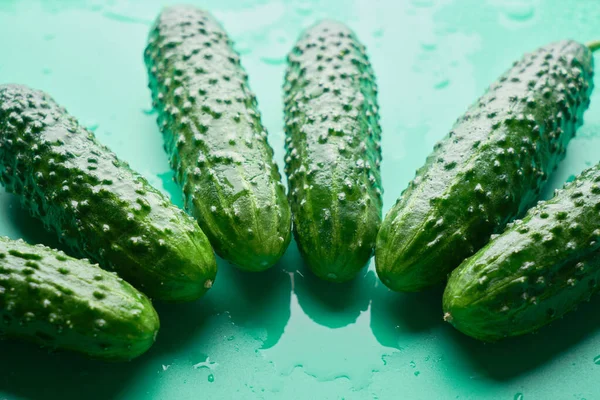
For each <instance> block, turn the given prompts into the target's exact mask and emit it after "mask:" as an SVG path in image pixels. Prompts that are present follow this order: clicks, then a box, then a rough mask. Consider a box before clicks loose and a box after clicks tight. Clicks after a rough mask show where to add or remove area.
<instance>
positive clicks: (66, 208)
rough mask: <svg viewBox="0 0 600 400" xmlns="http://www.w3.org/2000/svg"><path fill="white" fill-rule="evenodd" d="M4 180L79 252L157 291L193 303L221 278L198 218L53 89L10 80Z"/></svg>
mask: <svg viewBox="0 0 600 400" xmlns="http://www.w3.org/2000/svg"><path fill="white" fill-rule="evenodd" d="M0 180H1V181H2V183H3V184H4V186H5V187H6V189H7V191H9V192H12V193H15V194H17V195H19V196H20V198H21V201H22V204H23V205H24V207H26V208H27V209H29V210H30V211H31V213H32V215H34V216H35V217H37V218H39V219H41V220H42V221H43V222H44V224H45V226H46V227H47V228H48V229H49V230H51V231H54V232H56V233H57V234H58V235H59V238H60V239H61V240H62V241H63V242H64V243H66V244H67V245H68V246H70V247H71V248H72V250H73V253H75V254H77V255H79V256H81V257H87V258H90V259H93V260H95V261H96V262H98V263H100V265H101V266H102V267H104V268H107V269H113V270H114V271H116V272H117V273H118V274H119V275H120V276H121V277H122V278H123V279H126V280H127V281H128V282H130V283H131V284H133V285H134V286H136V287H137V288H138V289H140V290H142V291H143V292H144V293H146V294H147V295H148V296H150V297H152V298H156V299H159V300H164V301H173V302H178V301H189V300H194V299H197V298H199V297H200V296H202V295H203V294H204V293H205V292H206V290H207V289H208V288H210V287H211V286H212V282H213V281H214V279H215V275H216V261H215V257H214V254H213V251H212V249H211V247H210V244H209V242H208V240H207V238H206V236H205V235H204V234H203V233H202V231H201V230H200V229H199V228H198V225H197V224H196V222H195V221H194V219H193V218H191V217H190V216H188V215H187V214H186V213H185V212H183V211H182V210H180V209H179V208H177V207H176V206H174V205H173V204H171V203H170V201H169V199H168V198H167V197H165V196H164V195H163V194H162V193H161V192H159V191H158V190H156V189H155V188H153V187H152V186H150V184H148V182H147V181H146V180H145V179H144V178H142V177H141V176H140V175H138V174H137V173H135V172H133V171H132V170H131V169H130V168H129V166H128V165H127V164H125V163H123V162H121V161H119V160H118V159H117V157H116V156H115V154H114V153H112V152H111V151H110V150H109V149H107V148H106V147H104V146H102V145H101V144H100V143H98V141H97V140H96V139H95V137H94V135H93V134H92V133H91V132H89V131H88V130H86V129H85V128H83V127H82V126H80V125H79V124H78V122H77V121H76V120H75V119H74V118H73V117H71V116H69V115H68V114H67V112H66V111H65V109H64V108H61V107H60V106H58V105H57V104H56V103H55V102H54V100H52V99H51V98H50V97H49V96H48V95H46V94H45V93H43V92H40V91H37V90H33V89H29V88H27V87H24V86H18V85H3V86H0Z"/></svg>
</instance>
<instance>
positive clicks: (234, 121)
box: [145, 6, 291, 271]
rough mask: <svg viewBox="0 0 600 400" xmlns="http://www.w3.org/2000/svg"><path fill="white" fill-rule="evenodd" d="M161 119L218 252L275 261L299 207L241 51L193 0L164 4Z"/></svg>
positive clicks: (257, 264) (153, 65)
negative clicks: (292, 203)
mask: <svg viewBox="0 0 600 400" xmlns="http://www.w3.org/2000/svg"><path fill="white" fill-rule="evenodd" d="M145 60H146V65H147V67H148V73H149V76H150V88H151V89H152V96H153V103H154V107H155V108H156V109H157V111H158V124H159V127H160V129H161V131H162V132H163V136H164V139H165V149H166V151H167V152H168V153H169V155H170V157H171V166H172V167H173V169H174V170H175V172H176V174H175V178H176V180H177V182H178V183H179V184H180V186H181V187H182V188H183V193H184V201H185V207H186V209H187V210H188V211H189V212H190V213H191V214H192V215H193V216H194V217H195V218H196V219H197V220H198V223H199V224H200V226H201V227H202V229H203V231H204V232H205V233H206V235H207V236H208V238H209V240H210V242H211V244H212V245H213V247H214V248H215V251H216V252H217V254H219V255H220V256H221V257H223V258H225V259H226V260H228V261H231V262H232V263H234V264H236V265H237V266H238V267H240V268H241V269H245V270H250V271H260V270H264V269H267V268H269V267H271V266H272V265H273V264H275V263H276V262H277V260H279V258H280V257H281V256H282V255H283V253H284V252H285V250H286V249H287V247H288V244H289V242H290V238H291V211H290V208H289V204H288V202H287V199H286V196H285V189H284V187H283V185H282V183H281V175H280V174H279V171H278V169H277V165H276V164H275V163H274V161H273V150H272V149H271V147H270V146H269V144H268V142H267V132H266V131H265V128H264V127H263V125H262V123H261V120H260V113H259V112H258V106H257V102H256V98H255V96H254V94H252V92H251V91H250V89H249V87H248V80H247V75H246V73H245V72H244V69H243V68H242V66H241V64H240V60H239V56H238V54H237V53H236V52H235V51H234V50H233V48H232V44H231V41H230V40H229V38H228V37H227V34H226V33H225V31H224V30H223V28H222V27H221V26H220V25H219V23H218V22H217V21H216V20H215V19H214V18H213V17H212V16H211V15H210V14H208V13H207V12H205V11H202V10H199V9H197V8H194V7H191V6H175V7H169V8H166V9H165V10H163V12H162V13H161V14H160V15H159V16H158V18H157V20H156V23H155V25H154V27H153V28H152V30H151V32H150V36H149V39H148V46H147V48H146V52H145Z"/></svg>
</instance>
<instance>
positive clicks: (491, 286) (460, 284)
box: [443, 165, 600, 341]
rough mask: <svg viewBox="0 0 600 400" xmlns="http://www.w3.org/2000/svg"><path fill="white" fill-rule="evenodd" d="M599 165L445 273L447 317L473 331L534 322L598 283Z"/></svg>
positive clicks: (494, 336)
mask: <svg viewBox="0 0 600 400" xmlns="http://www.w3.org/2000/svg"><path fill="white" fill-rule="evenodd" d="M599 211H600V165H597V166H596V167H593V168H591V169H588V170H586V171H584V172H583V173H582V174H581V175H580V176H579V177H578V178H577V179H576V180H575V181H574V182H571V183H569V184H567V185H566V186H565V188H564V189H563V190H560V191H557V193H556V195H555V196H554V197H553V198H552V199H551V200H549V201H547V202H544V201H541V202H539V203H538V205H537V206H536V207H534V208H532V209H531V210H530V211H529V212H528V213H527V215H526V216H525V217H524V218H523V220H517V221H515V222H514V223H512V224H510V225H509V226H508V227H507V229H506V230H505V231H504V232H503V233H502V234H501V235H499V236H497V237H495V238H494V239H492V240H491V241H490V242H489V243H488V244H487V246H485V247H484V248H483V249H481V250H480V251H479V252H477V253H476V254H475V255H474V256H473V257H471V258H469V259H467V260H466V261H465V262H464V263H462V264H461V265H460V266H459V267H458V268H457V269H456V270H455V271H454V272H453V273H452V275H451V276H450V279H449V281H448V286H447V287H446V291H445V293H444V302H443V304H444V312H445V313H446V314H445V319H446V320H447V321H449V322H450V323H452V325H454V326H455V327H456V328H457V329H458V330H460V331H462V332H464V333H465V334H467V335H469V336H472V337H474V338H477V339H481V340H485V341H495V340H498V339H501V338H503V337H507V336H517V335H522V334H525V333H528V332H532V331H535V330H537V329H538V328H540V327H542V326H544V325H546V324H548V323H549V322H551V321H553V320H555V319H557V318H560V317H562V316H563V315H564V314H565V313H567V312H568V311H570V310H572V309H574V308H575V307H577V305H578V304H579V303H581V302H582V301H584V300H589V298H590V296H591V295H592V294H593V293H595V292H596V291H597V290H598V286H597V283H598V280H599V279H600V214H599Z"/></svg>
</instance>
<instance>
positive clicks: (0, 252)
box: [0, 237, 160, 361]
mask: <svg viewBox="0 0 600 400" xmlns="http://www.w3.org/2000/svg"><path fill="white" fill-rule="evenodd" d="M159 325H160V324H159V320H158V315H157V314H156V311H155V310H154V308H153V307H152V304H151V303H150V300H148V298H147V297H146V296H144V295H143V294H142V293H140V292H138V291H137V290H136V289H134V288H133V287H132V286H131V285H129V284H128V283H127V282H125V281H123V280H122V279H121V278H118V277H117V276H116V275H115V274H114V273H111V272H107V271H104V270H102V269H101V268H100V267H98V266H97V265H92V264H90V263H89V262H88V261H87V260H76V259H74V258H71V257H68V256H66V255H65V254H64V253H62V252H59V251H57V250H52V249H50V248H48V247H44V246H41V245H37V246H32V245H29V244H27V243H25V242H23V241H22V240H18V241H14V240H10V239H8V238H3V237H0V334H3V335H6V336H8V337H14V338H18V339H25V340H29V341H32V342H34V343H38V344H40V345H43V346H46V347H50V348H57V349H65V350H72V351H76V352H79V353H83V354H85V355H88V356H90V357H93V358H101V359H107V360H114V361H120V360H123V361H124V360H130V359H132V358H135V357H137V356H139V355H141V354H143V353H144V352H146V350H148V349H149V348H150V346H152V344H153V343H154V340H155V338H156V334H157V333H158V328H159Z"/></svg>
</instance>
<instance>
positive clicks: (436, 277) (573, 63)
mask: <svg viewBox="0 0 600 400" xmlns="http://www.w3.org/2000/svg"><path fill="white" fill-rule="evenodd" d="M592 75H593V59H592V53H591V51H590V50H589V49H588V48H587V47H586V46H584V45H582V44H579V43H576V42H573V41H561V42H557V43H552V44H549V45H547V46H544V47H541V48H539V49H537V50H536V51H534V52H533V53H530V54H526V55H525V56H524V57H523V58H522V59H521V60H520V61H518V62H516V63H515V64H514V66H513V67H512V68H511V69H510V70H508V71H507V72H506V73H505V74H504V75H502V77H501V78H500V79H499V80H498V81H497V82H495V83H494V84H492V85H491V86H490V88H489V89H488V91H487V93H485V94H484V95H483V96H482V97H481V98H480V99H479V100H478V101H477V102H476V103H475V104H473V105H472V106H471V107H470V109H469V110H468V111H467V112H466V114H465V115H464V116H463V117H461V118H460V119H459V120H458V121H457V122H456V124H455V125H454V127H453V129H452V131H451V132H450V133H449V134H448V136H446V138H445V139H443V140H442V141H441V142H439V143H438V144H437V145H436V146H435V148H434V151H433V153H432V154H431V155H430V156H429V157H428V158H427V162H426V164H425V166H423V167H422V168H421V169H419V170H418V171H417V174H416V177H415V179H414V180H413V181H412V182H411V183H410V184H409V186H408V188H407V189H406V190H405V191H404V192H403V193H402V195H401V197H400V199H398V202H397V203H396V205H395V206H394V207H393V208H392V209H391V211H390V212H389V214H388V215H387V216H386V218H385V219H384V222H383V224H382V226H381V230H380V232H379V236H378V239H377V247H376V254H375V259H376V268H377V273H378V274H379V277H380V278H381V280H382V281H383V282H384V283H385V284H386V285H387V286H388V287H390V288H391V289H393V290H396V291H418V290H422V289H424V288H427V287H429V286H433V285H435V284H438V283H441V282H442V281H443V280H445V279H446V277H447V275H448V273H449V272H450V271H452V270H453V269H454V268H456V267H457V266H458V265H459V264H460V263H461V262H462V261H463V260H464V259H465V258H467V257H468V256H470V255H472V254H473V253H474V252H475V251H477V250H478V249H480V248H481V247H482V246H483V245H485V243H486V242H487V241H488V240H489V237H490V235H491V234H494V233H498V232H500V231H501V230H502V229H503V228H504V227H505V226H506V224H507V223H508V222H510V221H511V220H512V219H514V218H515V217H517V216H521V215H523V214H524V212H525V211H526V210H527V209H528V208H529V207H531V205H533V204H534V203H535V201H537V199H538V196H539V193H540V190H541V189H542V187H543V185H544V183H545V182H546V181H547V178H548V175H549V174H550V173H551V172H552V171H553V170H554V169H555V168H556V166H557V164H558V162H559V161H560V160H562V159H563V158H564V155H565V151H566V147H567V145H568V143H569V141H570V140H571V138H572V137H573V136H574V135H575V130H576V129H577V127H578V126H579V125H580V124H581V123H582V121H583V112H584V111H585V109H586V108H587V107H588V105H589V102H590V100H589V96H590V94H591V91H592V88H593V81H592Z"/></svg>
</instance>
